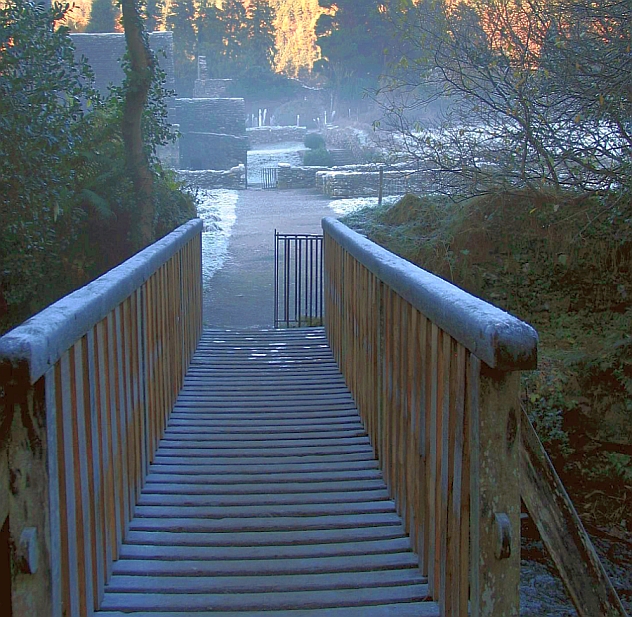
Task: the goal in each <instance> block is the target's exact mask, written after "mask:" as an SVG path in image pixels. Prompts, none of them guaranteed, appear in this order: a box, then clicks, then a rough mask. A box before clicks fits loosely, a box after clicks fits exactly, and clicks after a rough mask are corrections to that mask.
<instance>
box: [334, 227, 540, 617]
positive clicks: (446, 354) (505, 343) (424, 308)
mask: <svg viewBox="0 0 632 617" xmlns="http://www.w3.org/2000/svg"><path fill="white" fill-rule="evenodd" d="M323 230H324V236H325V240H324V241H325V249H324V251H325V291H324V295H325V301H326V305H325V327H326V331H327V335H328V339H329V342H330V345H331V347H332V349H333V352H334V356H335V357H336V360H337V362H338V364H339V366H340V368H341V370H342V373H343V375H344V376H345V379H346V381H347V384H348V385H349V387H350V389H351V391H352V394H353V395H354V398H355V401H356V403H357V405H358V409H359V411H360V414H361V416H362V418H363V421H364V424H365V426H366V428H367V432H368V434H369V437H370V439H371V442H372V444H373V447H374V449H375V451H376V454H377V456H378V459H379V461H380V464H381V467H382V470H383V473H384V479H385V481H386V484H387V486H388V488H389V492H390V494H391V496H392V497H393V499H394V500H395V504H396V507H397V510H398V512H399V513H400V515H401V516H402V518H403V520H404V524H405V526H406V530H407V531H408V533H409V534H410V537H411V542H412V544H413V547H414V548H415V550H416V551H417V554H418V555H419V560H420V561H419V566H420V568H421V570H422V572H423V573H424V574H425V575H427V576H428V585H429V590H430V595H431V596H432V597H433V599H434V600H436V601H438V602H439V605H440V608H441V613H442V615H454V616H459V617H464V616H465V615H472V616H474V617H477V616H479V615H486V616H487V615H489V616H492V615H493V616H501V615H503V616H505V615H517V614H518V612H519V591H518V589H519V576H520V542H519V537H520V482H519V448H520V415H519V414H520V406H519V374H518V372H517V371H519V370H523V369H530V368H535V366H536V356H537V334H536V332H535V331H534V330H533V329H532V328H531V327H530V326H528V325H527V324H524V323H523V322H521V321H519V320H517V319H516V318H514V317H512V316H511V315H508V314H507V313H505V312H504V311H501V310H500V309H498V308H496V307H493V306H491V305H489V304H487V303H485V302H483V301H482V300H479V299H478V298H474V297H473V296H470V295H469V294H467V293H465V292H464V291H462V290H460V289H458V288H456V287H454V286H453V285H451V284H450V283H447V282H446V281H443V280H441V279H439V278H438V277H435V276H433V275H432V274H429V273H427V272H424V271H422V270H420V269H419V268H417V267H416V266H414V265H413V264H410V263H408V262H406V261H405V260H403V259H401V258H399V257H396V256H395V255H393V254H392V253H390V252H388V251H386V250H385V249H383V248H381V247H378V246H377V245H375V244H373V243H372V242H370V241H369V240H367V239H366V238H364V237H362V236H360V235H359V234H357V233H355V232H353V231H351V230H350V229H348V228H346V227H345V226H344V225H342V224H341V223H339V222H337V221H335V220H333V219H324V220H323ZM470 555H471V556H472V559H471V562H470Z"/></svg>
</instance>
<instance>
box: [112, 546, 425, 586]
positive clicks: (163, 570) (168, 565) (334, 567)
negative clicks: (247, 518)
mask: <svg viewBox="0 0 632 617" xmlns="http://www.w3.org/2000/svg"><path fill="white" fill-rule="evenodd" d="M396 568H400V569H403V568H414V569H416V568H417V559H416V558H415V555H414V553H412V552H410V551H408V552H399V553H377V554H374V555H341V556H335V557H314V558H313V559H309V560H307V559H246V560H232V561H229V560H224V561H202V560H199V559H194V560H192V559H189V560H186V559H183V560H178V561H176V560H169V561H167V560H158V559H119V561H117V562H116V564H115V566H114V573H115V574H128V575H131V574H136V575H139V574H141V575H148V576H152V575H153V576H174V575H175V576H254V575H259V576H270V575H275V574H277V575H278V574H318V573H334V572H365V571H373V572H379V571H381V570H391V569H396ZM418 576H419V575H418ZM422 582H425V581H423V580H422Z"/></svg>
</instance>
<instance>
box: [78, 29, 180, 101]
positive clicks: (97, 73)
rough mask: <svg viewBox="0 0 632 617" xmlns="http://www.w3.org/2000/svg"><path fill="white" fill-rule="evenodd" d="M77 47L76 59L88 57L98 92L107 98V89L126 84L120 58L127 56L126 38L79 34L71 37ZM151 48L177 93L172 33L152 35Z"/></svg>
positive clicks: (117, 35)
mask: <svg viewBox="0 0 632 617" xmlns="http://www.w3.org/2000/svg"><path fill="white" fill-rule="evenodd" d="M70 37H71V39H72V42H73V44H74V46H75V57H76V58H81V56H85V57H86V59H87V61H88V64H89V65H90V66H91V67H92V70H93V72H94V82H95V86H96V88H97V90H99V92H100V93H101V94H103V95H107V93H108V86H109V85H110V84H114V85H115V86H120V85H121V84H122V83H123V77H124V73H123V69H122V68H121V63H120V59H121V58H122V57H123V56H124V55H125V51H126V49H127V48H126V45H125V35H124V34H119V33H117V32H99V33H94V34H86V33H78V34H71V35H70ZM149 46H150V47H151V49H152V51H153V52H154V53H155V54H156V58H157V59H158V64H159V65H160V68H161V69H162V70H163V71H164V72H165V75H166V84H165V85H166V87H167V89H168V90H175V85H176V81H175V73H174V68H173V33H172V32H150V33H149Z"/></svg>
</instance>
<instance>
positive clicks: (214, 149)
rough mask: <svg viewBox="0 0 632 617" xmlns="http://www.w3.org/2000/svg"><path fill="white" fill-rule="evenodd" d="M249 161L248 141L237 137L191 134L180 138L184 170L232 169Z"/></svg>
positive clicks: (183, 134)
mask: <svg viewBox="0 0 632 617" xmlns="http://www.w3.org/2000/svg"><path fill="white" fill-rule="evenodd" d="M247 160H248V139H247V138H246V137H239V136H237V135H225V134H218V133H202V132H189V133H182V136H181V137H180V167H181V168H182V169H193V170H199V169H216V170H222V169H224V170H225V169H231V168H232V167H235V166H236V165H245V164H246V162H247Z"/></svg>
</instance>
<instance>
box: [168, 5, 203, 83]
mask: <svg viewBox="0 0 632 617" xmlns="http://www.w3.org/2000/svg"><path fill="white" fill-rule="evenodd" d="M194 20H195V7H194V5H193V0H173V2H172V3H171V7H170V8H169V14H168V15H167V20H166V26H167V29H168V30H171V31H172V32H173V62H174V70H175V78H176V91H177V93H178V95H179V96H190V95H191V93H192V91H193V82H194V80H195V59H196V56H195V54H196V35H195V30H194V27H193V25H194Z"/></svg>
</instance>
